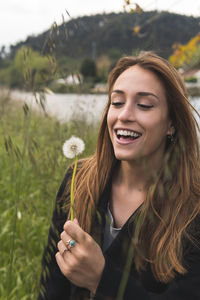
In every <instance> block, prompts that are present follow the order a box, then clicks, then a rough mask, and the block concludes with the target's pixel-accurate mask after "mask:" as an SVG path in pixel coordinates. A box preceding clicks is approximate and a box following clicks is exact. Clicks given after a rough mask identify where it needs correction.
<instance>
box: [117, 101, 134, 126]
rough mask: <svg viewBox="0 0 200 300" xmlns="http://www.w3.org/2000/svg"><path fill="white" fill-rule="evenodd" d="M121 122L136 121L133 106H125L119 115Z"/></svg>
mask: <svg viewBox="0 0 200 300" xmlns="http://www.w3.org/2000/svg"><path fill="white" fill-rule="evenodd" d="M118 119H119V120H120V121H123V122H126V121H134V120H135V111H134V107H133V105H124V106H123V107H122V108H121V110H120V112H119V115H118Z"/></svg>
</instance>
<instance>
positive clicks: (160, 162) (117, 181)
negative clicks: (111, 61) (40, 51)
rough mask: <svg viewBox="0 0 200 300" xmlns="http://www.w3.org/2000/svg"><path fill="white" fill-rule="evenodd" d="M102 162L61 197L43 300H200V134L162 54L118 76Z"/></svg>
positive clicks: (66, 185)
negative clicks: (71, 198)
mask: <svg viewBox="0 0 200 300" xmlns="http://www.w3.org/2000/svg"><path fill="white" fill-rule="evenodd" d="M108 83H109V99H108V103H107V105H106V107H105V111H104V114H103V118H102V122H101V125H100V130H99V137H98V141H97V146H96V151H95V153H94V154H93V155H92V156H91V157H89V158H87V159H84V160H80V161H79V165H78V171H77V174H76V179H75V195H74V198H75V203H74V208H75V214H76V219H75V220H74V221H73V222H72V221H66V212H67V214H68V217H67V218H68V220H69V218H70V197H69V191H70V184H71V177H72V169H73V166H72V167H71V168H70V169H69V170H68V171H67V173H66V176H65V178H64V180H63V183H62V184H61V187H60V189H59V192H58V195H57V199H56V206H55V210H54V213H53V219H52V224H51V227H50V231H49V239H48V245H47V247H46V248H45V251H44V255H43V271H42V276H41V289H40V294H39V297H38V299H39V300H40V299H48V300H53V299H54V300H55V299H59V300H62V299H63V300H64V299H72V300H75V299H79V300H81V299H89V297H90V298H91V299H95V300H101V299H102V300H103V299H113V300H115V299H125V300H132V299H135V300H141V299H143V300H145V299H146V300H150V299H151V300H152V299H155V300H156V299H160V300H161V299H162V300H167V299H173V300H180V299H181V300H188V299H190V300H198V299H199V298H200V290H199V284H200V225H199V224H200V157H199V141H198V135H197V131H198V125H197V122H196V120H195V118H194V115H193V107H192V106H191V104H190V102H189V101H188V98H187V92H186V89H185V86H184V83H183V81H182V79H181V77H180V75H179V74H178V72H177V71H176V70H175V69H174V68H173V67H172V66H171V65H170V64H169V63H168V62H167V61H165V60H164V59H162V58H160V57H159V56H157V55H155V54H152V53H149V52H147V53H142V54H140V55H139V56H137V57H124V58H122V59H120V60H119V62H118V64H117V65H116V67H115V68H114V69H113V71H112V72H111V73H110V76H109V79H108Z"/></svg>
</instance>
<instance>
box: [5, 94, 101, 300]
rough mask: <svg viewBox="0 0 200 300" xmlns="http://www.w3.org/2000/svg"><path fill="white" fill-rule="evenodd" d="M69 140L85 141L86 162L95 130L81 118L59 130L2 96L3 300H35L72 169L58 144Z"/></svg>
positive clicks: (95, 134)
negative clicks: (55, 214)
mask: <svg viewBox="0 0 200 300" xmlns="http://www.w3.org/2000/svg"><path fill="white" fill-rule="evenodd" d="M79 117H80V116H79ZM71 135H76V136H79V137H81V138H82V139H83V140H84V142H85V144H86V149H85V151H84V153H83V155H84V156H89V155H90V154H91V153H92V152H93V151H94V148H95V143H96V136H97V129H96V127H94V126H91V125H88V124H87V123H86V120H85V119H84V118H82V119H81V118H79V119H77V118H76V119H74V120H72V121H70V122H69V123H65V124H60V123H58V122H57V121H55V120H53V119H51V118H50V117H48V116H47V115H46V117H44V116H43V115H40V114H35V113H33V112H32V111H31V110H30V108H29V107H28V106H27V105H26V106H25V105H23V107H22V106H21V105H20V104H16V102H13V101H11V100H10V97H9V95H8V94H4V95H0V215H1V218H0V228H1V232H0V243H1V256H0V278H1V280H0V299H1V300H4V299H9V300H19V299H29V300H31V299H32V300H35V299H37V293H38V284H39V278H40V271H41V256H42V252H43V249H44V246H45V244H46V242H47V236H48V228H49V224H50V219H51V215H52V210H53V207H54V203H55V196H56V193H57V191H58V188H59V185H60V184H61V181H62V178H63V176H64V174H65V172H66V169H67V167H68V166H69V164H71V163H72V161H71V160H69V159H66V158H65V157H64V155H63V154H62V144H63V142H64V141H65V140H66V139H68V138H69V137H70V136H71Z"/></svg>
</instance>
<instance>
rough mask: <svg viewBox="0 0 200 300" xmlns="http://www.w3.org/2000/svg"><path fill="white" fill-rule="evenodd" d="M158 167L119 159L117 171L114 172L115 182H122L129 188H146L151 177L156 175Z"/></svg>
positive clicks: (143, 189)
mask: <svg viewBox="0 0 200 300" xmlns="http://www.w3.org/2000/svg"><path fill="white" fill-rule="evenodd" d="M158 169H159V168H155V166H154V168H153V167H152V166H148V165H147V164H146V163H145V162H144V161H143V162H141V161H140V162H129V161H121V162H120V164H119V166H118V172H116V174H117V175H116V176H115V182H116V183H117V184H123V185H124V186H126V188H127V189H129V190H133V189H135V190H141V191H145V190H147V189H148V186H149V184H150V182H151V181H152V178H154V176H155V175H156V172H157V171H158Z"/></svg>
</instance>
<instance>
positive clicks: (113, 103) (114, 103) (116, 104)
mask: <svg viewBox="0 0 200 300" xmlns="http://www.w3.org/2000/svg"><path fill="white" fill-rule="evenodd" d="M111 104H112V105H114V106H120V105H122V104H123V102H111Z"/></svg>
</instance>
